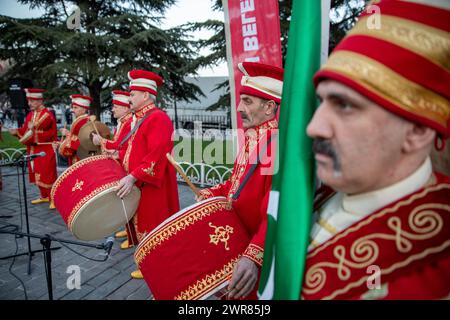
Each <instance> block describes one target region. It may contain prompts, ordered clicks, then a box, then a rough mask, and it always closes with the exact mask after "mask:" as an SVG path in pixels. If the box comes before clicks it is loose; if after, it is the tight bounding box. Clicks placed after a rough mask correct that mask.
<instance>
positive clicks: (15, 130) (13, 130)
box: [9, 129, 17, 136]
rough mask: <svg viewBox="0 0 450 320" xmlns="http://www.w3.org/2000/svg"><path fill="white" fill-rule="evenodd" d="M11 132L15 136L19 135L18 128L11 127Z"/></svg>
mask: <svg viewBox="0 0 450 320" xmlns="http://www.w3.org/2000/svg"><path fill="white" fill-rule="evenodd" d="M9 133H10V134H11V135H13V136H17V129H9Z"/></svg>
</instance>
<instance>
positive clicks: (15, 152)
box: [0, 148, 27, 165]
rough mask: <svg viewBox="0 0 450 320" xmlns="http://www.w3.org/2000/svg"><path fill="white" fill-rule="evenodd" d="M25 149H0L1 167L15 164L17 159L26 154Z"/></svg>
mask: <svg viewBox="0 0 450 320" xmlns="http://www.w3.org/2000/svg"><path fill="white" fill-rule="evenodd" d="M26 151H27V150H26V149H25V148H20V149H17V148H4V149H0V165H2V164H8V163H11V162H14V160H15V159H17V158H19V157H21V156H23V155H25V154H26Z"/></svg>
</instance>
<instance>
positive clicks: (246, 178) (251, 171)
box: [231, 134, 275, 200]
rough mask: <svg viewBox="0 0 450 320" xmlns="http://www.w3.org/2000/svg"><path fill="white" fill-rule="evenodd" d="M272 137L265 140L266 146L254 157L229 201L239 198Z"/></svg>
mask: <svg viewBox="0 0 450 320" xmlns="http://www.w3.org/2000/svg"><path fill="white" fill-rule="evenodd" d="M274 135H275V134H272V135H270V137H269V139H267V143H266V145H265V146H264V148H263V149H261V151H260V153H259V154H258V156H257V157H256V162H255V163H253V164H252V166H251V167H250V170H248V172H247V174H246V175H245V177H244V180H242V183H241V184H240V186H239V188H238V189H237V191H236V192H235V193H234V194H233V196H232V197H231V199H233V200H237V198H239V195H240V194H241V192H242V189H244V187H245V185H246V184H247V182H248V180H249V179H250V177H251V176H252V174H253V172H255V169H256V167H257V166H258V164H259V162H260V161H261V156H262V155H263V154H264V152H266V149H267V147H269V145H270V142H271V141H272V137H273V136H274Z"/></svg>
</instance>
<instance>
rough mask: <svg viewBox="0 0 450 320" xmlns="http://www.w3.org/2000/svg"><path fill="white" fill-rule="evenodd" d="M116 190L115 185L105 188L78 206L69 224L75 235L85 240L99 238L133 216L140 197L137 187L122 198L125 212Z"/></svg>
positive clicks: (109, 233)
mask: <svg viewBox="0 0 450 320" xmlns="http://www.w3.org/2000/svg"><path fill="white" fill-rule="evenodd" d="M116 192H117V191H116V189H115V187H114V188H110V189H108V190H105V191H103V192H101V193H99V194H98V195H97V196H95V197H94V198H93V199H91V200H90V201H88V202H86V203H85V204H84V205H83V206H82V207H81V208H80V210H79V211H78V213H77V215H76V216H75V217H74V218H73V220H72V224H71V225H70V226H69V228H70V229H71V231H72V233H73V234H74V236H75V237H77V238H78V239H80V240H85V241H89V240H100V239H102V238H104V237H107V236H110V235H111V234H112V233H113V232H114V231H116V230H117V229H118V228H120V227H121V226H124V225H125V224H126V223H127V222H128V221H129V220H130V219H131V218H132V217H133V215H134V213H135V212H136V209H137V207H138V205H139V199H140V197H141V192H140V191H139V189H138V188H137V187H136V186H133V189H132V190H131V192H130V194H129V195H127V196H126V197H125V198H123V202H124V204H125V209H126V213H125V212H124V208H123V205H122V200H120V198H119V197H118V196H117V194H116Z"/></svg>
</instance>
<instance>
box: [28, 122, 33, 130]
mask: <svg viewBox="0 0 450 320" xmlns="http://www.w3.org/2000/svg"><path fill="white" fill-rule="evenodd" d="M33 128H34V123H33V122H31V121H30V122H28V129H30V130H33Z"/></svg>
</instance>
